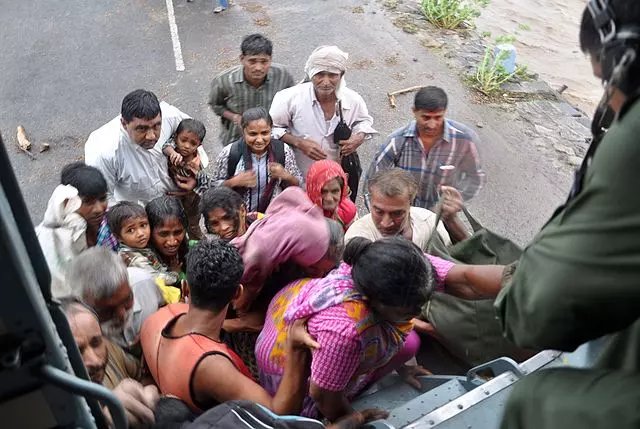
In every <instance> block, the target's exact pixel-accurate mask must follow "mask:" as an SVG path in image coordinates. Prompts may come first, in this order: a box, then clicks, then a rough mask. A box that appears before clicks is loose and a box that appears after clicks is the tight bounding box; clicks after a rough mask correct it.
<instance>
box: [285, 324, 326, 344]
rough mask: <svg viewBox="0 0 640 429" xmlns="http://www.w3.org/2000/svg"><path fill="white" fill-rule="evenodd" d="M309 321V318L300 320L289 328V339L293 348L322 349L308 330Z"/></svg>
mask: <svg viewBox="0 0 640 429" xmlns="http://www.w3.org/2000/svg"><path fill="white" fill-rule="evenodd" d="M308 320H309V319H308V318H306V319H298V320H296V321H294V322H293V323H292V324H291V325H290V326H289V335H287V339H288V340H289V341H290V342H291V346H292V347H293V348H297V349H300V348H303V349H305V348H306V349H310V350H318V349H320V344H318V343H317V342H316V340H315V338H313V337H312V336H311V334H309V331H308V330H307V321H308Z"/></svg>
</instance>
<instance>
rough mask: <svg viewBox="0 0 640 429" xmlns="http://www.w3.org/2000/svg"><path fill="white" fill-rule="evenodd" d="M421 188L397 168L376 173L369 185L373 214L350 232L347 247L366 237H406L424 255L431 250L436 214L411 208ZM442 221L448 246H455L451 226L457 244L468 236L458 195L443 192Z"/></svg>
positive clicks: (441, 233)
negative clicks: (458, 213)
mask: <svg viewBox="0 0 640 429" xmlns="http://www.w3.org/2000/svg"><path fill="white" fill-rule="evenodd" d="M417 191H418V186H417V184H416V182H415V181H414V179H413V178H412V177H411V176H410V175H408V174H407V173H406V172H405V171H404V170H401V169H399V168H394V169H391V170H387V171H381V172H378V173H375V174H374V175H373V176H371V177H370V178H369V181H368V198H369V207H371V213H370V214H368V215H366V216H364V217H361V218H360V219H358V220H356V221H355V222H354V223H353V224H352V225H351V226H350V227H349V229H348V230H347V232H346V234H345V236H344V241H345V244H346V243H348V242H349V240H351V239H352V238H354V237H364V238H368V239H369V240H371V241H376V240H379V239H381V238H384V237H392V236H398V235H401V236H404V237H406V238H407V239H409V240H411V241H413V243H414V244H416V245H417V246H418V247H420V249H422V250H423V251H426V250H427V245H428V243H429V238H430V237H431V234H432V233H433V230H434V226H435V221H436V214H435V213H433V212H432V211H430V210H427V209H423V208H420V207H411V202H412V201H413V199H414V198H415V196H416V192H417ZM442 192H443V194H444V195H445V198H444V200H443V210H442V221H443V223H440V224H439V225H438V229H437V231H438V235H439V237H440V239H441V240H442V241H443V243H444V244H445V245H447V246H448V245H450V244H451V237H450V236H449V232H447V229H446V228H445V226H444V223H446V224H447V226H448V227H449V229H450V230H452V232H453V233H454V235H455V238H456V239H457V240H462V239H464V238H465V237H466V236H467V233H466V230H465V228H464V226H463V225H462V224H461V223H460V221H459V220H458V218H457V212H458V211H460V210H461V209H462V199H461V198H459V194H458V193H449V192H448V191H447V187H443V189H442Z"/></svg>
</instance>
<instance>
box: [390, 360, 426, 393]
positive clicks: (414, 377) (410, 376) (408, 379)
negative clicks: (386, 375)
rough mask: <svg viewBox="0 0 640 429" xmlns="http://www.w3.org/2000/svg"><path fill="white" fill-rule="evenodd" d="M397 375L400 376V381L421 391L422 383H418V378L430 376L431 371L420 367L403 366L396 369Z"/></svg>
mask: <svg viewBox="0 0 640 429" xmlns="http://www.w3.org/2000/svg"><path fill="white" fill-rule="evenodd" d="M398 375H400V378H402V380H403V381H404V382H405V383H407V384H408V385H409V386H411V387H414V388H416V389H418V390H422V383H421V382H420V379H418V376H421V375H431V371H429V370H428V369H426V368H424V367H422V366H420V365H416V366H409V365H404V366H402V367H400V369H398Z"/></svg>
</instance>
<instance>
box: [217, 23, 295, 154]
mask: <svg viewBox="0 0 640 429" xmlns="http://www.w3.org/2000/svg"><path fill="white" fill-rule="evenodd" d="M240 51H241V55H240V65H239V66H235V67H232V68H230V69H228V70H225V71H223V72H222V73H220V74H219V75H217V76H216V77H215V78H214V79H213V82H212V84H211V97H210V99H209V105H210V106H211V108H212V109H213V111H214V112H215V114H216V115H218V116H220V121H221V124H222V127H221V131H220V142H221V143H222V145H223V146H226V145H228V144H231V143H232V142H234V141H235V140H237V139H239V138H240V134H241V132H240V129H241V128H240V120H241V119H242V112H244V111H245V110H247V109H250V108H252V107H264V108H265V109H267V110H269V108H270V107H271V102H272V101H273V97H274V96H275V94H276V92H278V91H280V90H282V89H285V88H289V87H290V86H293V77H291V74H289V72H288V71H287V69H285V68H284V66H282V65H280V64H274V63H272V62H271V55H272V54H273V44H272V43H271V41H270V40H269V39H267V38H266V37H264V36H263V35H262V34H250V35H248V36H245V38H244V39H242V44H241V45H240Z"/></svg>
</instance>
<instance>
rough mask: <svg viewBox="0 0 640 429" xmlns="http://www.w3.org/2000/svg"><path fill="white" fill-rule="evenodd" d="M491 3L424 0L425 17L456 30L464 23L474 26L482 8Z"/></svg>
mask: <svg viewBox="0 0 640 429" xmlns="http://www.w3.org/2000/svg"><path fill="white" fill-rule="evenodd" d="M487 4H489V0H422V2H421V5H420V6H421V9H422V14H423V15H424V17H425V18H426V19H427V21H429V22H430V23H432V24H433V25H435V26H437V27H440V28H445V29H448V30H455V29H458V28H461V27H462V26H463V25H464V24H466V25H468V26H471V27H472V26H473V25H474V22H475V19H476V18H477V17H478V16H480V8H482V7H485V6H486V5H487Z"/></svg>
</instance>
